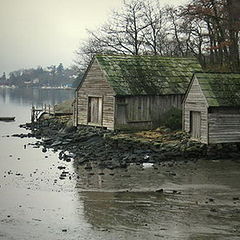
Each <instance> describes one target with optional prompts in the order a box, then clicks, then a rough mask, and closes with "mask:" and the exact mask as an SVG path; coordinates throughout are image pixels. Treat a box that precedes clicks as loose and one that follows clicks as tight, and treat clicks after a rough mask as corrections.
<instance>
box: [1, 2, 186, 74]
mask: <svg viewBox="0 0 240 240" xmlns="http://www.w3.org/2000/svg"><path fill="white" fill-rule="evenodd" d="M161 2H162V3H163V4H164V3H165V4H166V3H167V4H174V3H175V4H176V3H177V4H181V3H184V2H186V0H172V1H171V0H170V1H169V0H162V1H161ZM121 3H122V0H41V1H39V0H0V31H1V33H0V76H1V75H2V73H3V72H7V73H9V72H10V71H13V70H17V69H20V68H30V67H37V66H38V65H42V66H43V67H45V66H48V65H52V64H55V65H57V64H59V63H60V62H62V63H63V64H64V66H70V65H71V64H72V63H73V59H74V51H75V50H76V49H77V48H78V47H79V45H80V41H81V40H82V39H84V38H86V37H87V33H86V29H87V28H89V29H92V30H93V29H95V28H97V26H99V25H101V24H102V23H104V22H105V21H106V20H107V18H108V17H109V15H110V13H111V9H113V8H118V7H120V6H121Z"/></svg>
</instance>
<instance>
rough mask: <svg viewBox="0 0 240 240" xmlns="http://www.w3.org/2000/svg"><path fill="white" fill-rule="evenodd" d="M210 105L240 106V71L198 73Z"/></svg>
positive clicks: (197, 75)
mask: <svg viewBox="0 0 240 240" xmlns="http://www.w3.org/2000/svg"><path fill="white" fill-rule="evenodd" d="M195 76H196V77H197V79H198V81H199V84H200V86H201V89H202V91H203V94H204V95H205V97H206V99H207V102H208V105H209V106H210V107H230V106H232V107H235V106H240V73H196V74H195Z"/></svg>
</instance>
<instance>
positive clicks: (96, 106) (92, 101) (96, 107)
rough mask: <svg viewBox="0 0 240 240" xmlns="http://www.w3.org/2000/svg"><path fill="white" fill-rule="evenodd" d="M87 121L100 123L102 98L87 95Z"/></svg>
mask: <svg viewBox="0 0 240 240" xmlns="http://www.w3.org/2000/svg"><path fill="white" fill-rule="evenodd" d="M88 122H89V123H94V124H100V125H101V124H102V98H100V97H89V99H88Z"/></svg>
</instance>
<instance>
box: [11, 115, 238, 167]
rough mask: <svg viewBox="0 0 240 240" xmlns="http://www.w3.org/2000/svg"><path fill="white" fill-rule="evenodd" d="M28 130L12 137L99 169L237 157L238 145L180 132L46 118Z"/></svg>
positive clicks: (65, 158) (28, 124)
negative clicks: (204, 140)
mask: <svg viewBox="0 0 240 240" xmlns="http://www.w3.org/2000/svg"><path fill="white" fill-rule="evenodd" d="M20 127H22V128H25V129H27V130H31V132H30V133H27V134H14V135H13V136H15V137H22V138H23V137H34V138H36V139H39V141H37V142H36V144H35V146H36V147H40V146H42V151H43V152H46V151H47V149H53V150H54V151H60V152H59V158H60V159H62V160H64V161H71V159H74V161H75V162H76V163H77V164H90V163H91V162H94V163H96V164H97V165H98V166H99V167H101V168H110V169H113V168H117V167H121V168H125V167H127V166H128V165H129V164H130V163H137V164H141V163H153V164H164V163H166V162H168V164H175V163H177V162H180V161H185V162H187V161H196V160H198V159H211V160H212V159H223V158H224V159H226V158H237V157H240V150H239V149H240V148H239V144H215V145H209V146H208V145H206V144H202V143H200V142H196V141H192V140H191V139H190V137H189V135H188V134H186V133H184V132H182V131H175V132H172V131H170V130H169V129H167V128H158V129H155V130H150V131H139V132H114V131H110V130H106V129H102V128H95V127H90V126H78V127H73V126H67V124H66V123H65V122H61V121H60V120H59V119H46V120H42V121H38V122H34V123H27V124H24V125H20Z"/></svg>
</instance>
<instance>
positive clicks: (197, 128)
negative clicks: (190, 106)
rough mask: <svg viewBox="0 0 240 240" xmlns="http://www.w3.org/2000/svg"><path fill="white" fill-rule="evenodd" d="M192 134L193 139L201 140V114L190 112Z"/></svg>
mask: <svg viewBox="0 0 240 240" xmlns="http://www.w3.org/2000/svg"><path fill="white" fill-rule="evenodd" d="M190 132H191V136H192V138H194V139H200V138H201V112H195V111H191V112H190Z"/></svg>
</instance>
